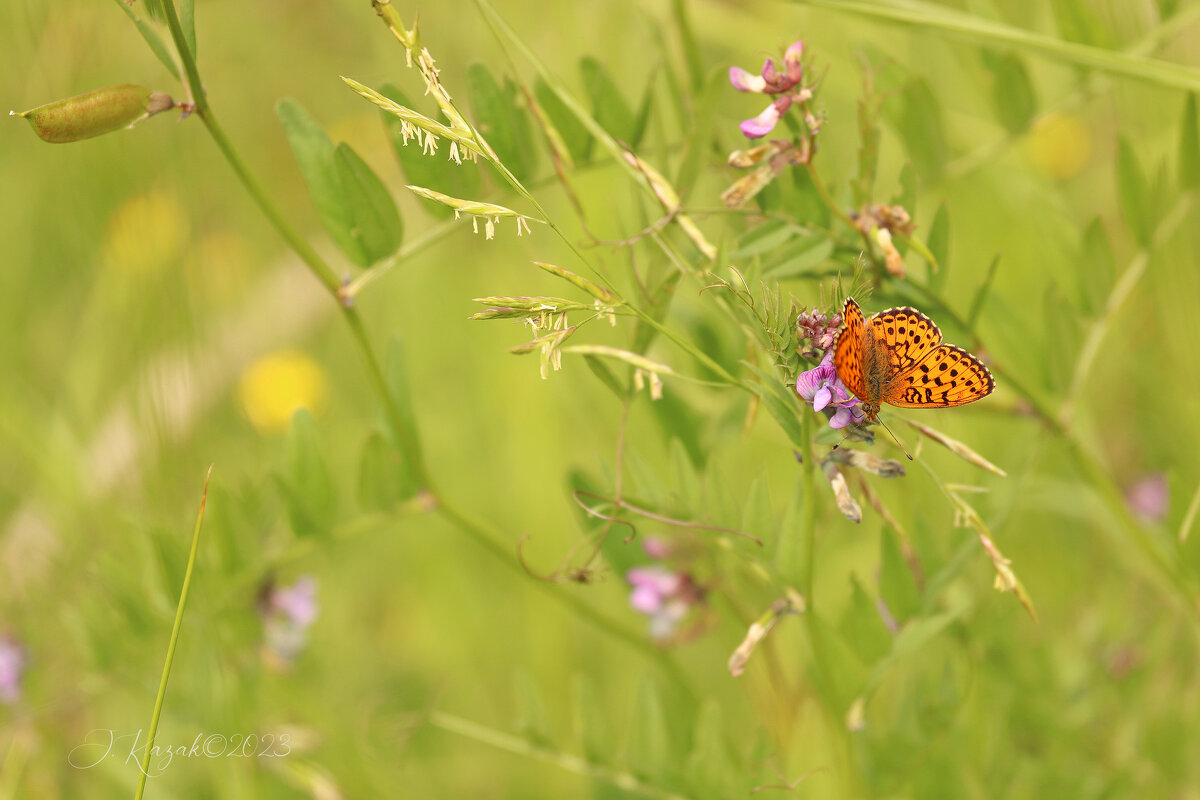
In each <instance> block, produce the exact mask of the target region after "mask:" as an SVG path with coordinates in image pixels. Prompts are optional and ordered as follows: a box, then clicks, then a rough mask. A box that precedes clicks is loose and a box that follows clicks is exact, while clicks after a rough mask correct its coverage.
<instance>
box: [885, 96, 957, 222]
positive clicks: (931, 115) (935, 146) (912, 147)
mask: <svg viewBox="0 0 1200 800" xmlns="http://www.w3.org/2000/svg"><path fill="white" fill-rule="evenodd" d="M884 108H885V109H888V111H889V113H888V116H889V117H890V118H891V122H892V125H893V126H894V127H895V128H896V131H897V133H899V134H900V138H901V139H902V140H903V141H904V149H905V152H906V153H908V156H909V157H910V158H911V159H912V161H913V164H914V165H915V166H916V168H917V172H919V173H920V174H921V175H923V176H935V175H937V174H938V173H939V172H941V169H942V165H943V164H945V163H946V160H947V155H948V153H949V148H948V146H947V144H946V132H945V127H944V126H943V124H942V108H941V104H940V103H938V99H937V95H935V94H934V92H933V89H931V88H930V86H929V84H928V83H927V82H926V81H925V80H924V79H922V78H918V79H916V80H913V81H910V82H909V83H908V85H907V86H906V87H905V89H904V91H903V92H902V93H900V94H899V95H897V96H896V97H894V98H891V99H889V100H888V101H887V102H886V103H885V104H884ZM912 199H915V194H914V196H913V198H912ZM910 201H911V200H910ZM901 205H903V206H904V207H905V208H907V209H908V211H909V213H912V212H913V211H914V210H915V209H914V208H912V207H911V206H909V205H908V204H907V203H903V202H902V203H901Z"/></svg>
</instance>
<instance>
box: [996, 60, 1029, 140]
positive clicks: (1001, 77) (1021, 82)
mask: <svg viewBox="0 0 1200 800" xmlns="http://www.w3.org/2000/svg"><path fill="white" fill-rule="evenodd" d="M983 63H984V64H985V65H986V66H987V68H988V69H989V70H990V71H991V73H992V105H993V106H995V108H996V118H997V119H998V120H999V121H1000V124H1001V125H1003V126H1004V128H1005V130H1007V131H1008V132H1009V133H1020V132H1022V131H1024V130H1025V129H1026V128H1027V127H1029V123H1030V121H1031V120H1032V119H1033V115H1034V114H1035V113H1037V93H1036V92H1035V91H1034V88H1033V81H1032V80H1031V79H1030V78H1029V72H1028V71H1027V70H1026V69H1025V62H1024V61H1022V60H1021V58H1020V57H1018V56H1016V55H1014V54H1012V53H998V54H997V53H993V52H992V51H991V50H984V51H983Z"/></svg>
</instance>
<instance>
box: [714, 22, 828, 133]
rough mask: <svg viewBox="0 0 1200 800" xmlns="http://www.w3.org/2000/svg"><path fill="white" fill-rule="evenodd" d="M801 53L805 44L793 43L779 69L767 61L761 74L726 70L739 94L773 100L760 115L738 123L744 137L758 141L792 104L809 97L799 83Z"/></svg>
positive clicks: (731, 69)
mask: <svg viewBox="0 0 1200 800" xmlns="http://www.w3.org/2000/svg"><path fill="white" fill-rule="evenodd" d="M803 54H804V42H794V43H793V44H792V46H791V47H789V48H788V49H787V52H785V53H784V54H783V68H782V69H779V68H777V67H776V66H775V62H774V61H772V60H771V59H769V58H768V59H767V60H766V63H764V64H763V68H762V73H761V74H760V75H753V74H751V73H749V72H747V71H746V70H744V69H742V68H741V67H730V68H729V82H730V83H732V84H733V88H735V89H737V90H738V91H739V92H752V93H755V94H767V95H772V96H773V97H774V98H775V99H774V100H773V101H772V102H771V105H769V106H767V107H766V109H764V110H763V112H762V113H761V114H759V115H758V116H757V117H753V118H752V119H748V120H746V121H745V122H743V123H742V124H741V128H742V133H744V134H746V136H747V137H749V138H751V139H757V138H759V137H760V136H766V135H767V134H768V133H770V132H771V131H772V130H774V128H775V125H776V124H777V123H778V122H779V119H780V118H781V117H782V116H783V114H784V112H786V111H787V110H788V109H789V108H791V106H792V103H804V102H806V101H808V100H810V99H811V98H812V92H811V91H810V90H808V89H805V88H804V87H803V86H802V85H801V83H800V81H801V78H803V77H804V70H803V68H802V66H801V64H800V57H801V56H802V55H803Z"/></svg>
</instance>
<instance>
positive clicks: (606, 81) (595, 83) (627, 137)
mask: <svg viewBox="0 0 1200 800" xmlns="http://www.w3.org/2000/svg"><path fill="white" fill-rule="evenodd" d="M579 69H580V71H581V72H582V73H583V86H584V91H585V92H587V96H588V97H589V98H590V99H591V101H592V117H593V118H595V120H596V122H597V123H599V124H600V127H602V128H604V130H606V131H608V133H609V135H611V136H612V137H613V138H614V139H616V140H617V141H618V142H620V143H622V144H623V145H624V146H625V147H633V146H634V145H635V144H636V142H637V139H638V119H637V118H635V117H634V115H633V112H632V111H630V110H629V104H628V103H626V102H625V98H624V97H622V96H621V93H620V91H618V89H617V85H616V83H614V82H613V79H612V78H611V77H610V76H609V74H608V70H606V69H605V68H604V65H603V64H602V63H600V61H598V60H596V59H595V58H592V57H591V56H587V57H585V58H583V59H581V60H580V62H579Z"/></svg>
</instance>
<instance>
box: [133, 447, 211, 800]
mask: <svg viewBox="0 0 1200 800" xmlns="http://www.w3.org/2000/svg"><path fill="white" fill-rule="evenodd" d="M211 477H212V467H209V468H208V474H207V475H205V476H204V494H203V495H202V496H201V498H200V512H199V513H198V514H197V515H196V527H195V528H193V529H192V550H191V552H190V553H189V554H188V562H187V571H186V572H184V573H183V588H182V589H180V590H179V605H178V606H177V607H176V608H175V624H174V625H173V626H172V628H171V642H170V644H168V645H167V658H166V663H164V664H163V671H162V678H161V679H160V680H159V682H158V696H157V697H155V698H154V713H153V714H152V715H151V716H150V731H149V734H148V735H147V738H146V750H145V752H143V753H142V763H141V770H140V772H141V774H140V775H139V776H138V785H137V793H136V794H134V796H133V800H141V798H142V795H143V794H144V793H145V791H146V778H148V777H149V775H150V751H151V749H152V748H153V747H154V737H155V735H156V734H157V733H158V720H159V718H160V717H161V716H162V708H163V700H164V699H166V696H167V680H168V679H169V678H170V677H171V662H172V661H174V659H175V646H176V645H177V644H178V643H179V632H180V629H182V628H183V610H184V609H185V608H186V607H187V599H188V589H190V588H191V585H192V572H193V570H194V569H195V567H196V554H197V552H199V549H200V527H201V525H203V524H204V506H205V504H206V503H207V502H208V481H209V479H210V478H211Z"/></svg>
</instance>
